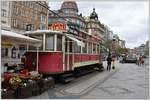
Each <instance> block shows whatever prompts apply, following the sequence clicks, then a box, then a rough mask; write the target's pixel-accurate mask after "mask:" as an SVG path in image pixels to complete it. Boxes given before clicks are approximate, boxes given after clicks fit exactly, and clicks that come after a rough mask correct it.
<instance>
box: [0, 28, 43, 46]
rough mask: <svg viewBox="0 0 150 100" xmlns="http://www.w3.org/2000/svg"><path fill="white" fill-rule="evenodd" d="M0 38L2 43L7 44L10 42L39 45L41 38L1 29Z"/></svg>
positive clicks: (10, 43)
mask: <svg viewBox="0 0 150 100" xmlns="http://www.w3.org/2000/svg"><path fill="white" fill-rule="evenodd" d="M1 39H2V40H1V43H2V45H9V46H10V45H12V44H29V45H33V46H36V47H39V46H40V44H41V40H38V39H34V38H31V37H27V36H24V35H22V34H18V33H15V32H12V31H6V30H2V32H1Z"/></svg>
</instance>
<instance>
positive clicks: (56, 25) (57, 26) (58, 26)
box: [48, 22, 67, 32]
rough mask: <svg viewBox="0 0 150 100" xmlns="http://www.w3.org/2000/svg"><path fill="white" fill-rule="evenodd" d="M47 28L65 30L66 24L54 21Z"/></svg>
mask: <svg viewBox="0 0 150 100" xmlns="http://www.w3.org/2000/svg"><path fill="white" fill-rule="evenodd" d="M48 29H50V30H56V31H62V32H67V25H66V24H64V23H61V22H54V23H52V24H51V25H49V26H48Z"/></svg>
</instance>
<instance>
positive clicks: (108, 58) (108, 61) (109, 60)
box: [107, 53, 112, 71]
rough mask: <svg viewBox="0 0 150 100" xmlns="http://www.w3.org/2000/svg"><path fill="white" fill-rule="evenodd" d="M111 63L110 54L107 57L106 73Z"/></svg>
mask: <svg viewBox="0 0 150 100" xmlns="http://www.w3.org/2000/svg"><path fill="white" fill-rule="evenodd" d="M111 62H112V57H111V54H110V53H109V54H108V57H107V70H108V71H110V70H111Z"/></svg>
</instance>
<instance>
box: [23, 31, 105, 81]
mask: <svg viewBox="0 0 150 100" xmlns="http://www.w3.org/2000/svg"><path fill="white" fill-rule="evenodd" d="M25 34H26V35H27V36H30V37H32V38H36V39H39V40H41V41H42V43H41V46H40V48H39V50H38V55H37V50H36V48H34V47H32V46H28V47H27V52H26V53H25V61H24V63H25V67H26V68H27V69H29V70H36V69H37V70H38V71H39V72H40V73H42V74H44V75H52V76H55V77H56V76H59V78H60V79H61V81H65V82H68V81H70V80H72V79H73V76H76V75H78V74H82V73H84V72H85V73H86V72H90V71H92V70H95V69H97V70H103V66H102V60H101V53H100V44H101V39H100V38H98V37H97V36H93V35H89V34H88V33H86V32H84V31H80V32H79V35H74V34H70V33H69V32H67V31H66V32H64V31H55V30H50V29H49V30H37V31H27V32H26V33H25ZM37 56H38V57H37ZM37 58H38V60H37ZM37 64H38V66H37ZM36 67H38V68H36Z"/></svg>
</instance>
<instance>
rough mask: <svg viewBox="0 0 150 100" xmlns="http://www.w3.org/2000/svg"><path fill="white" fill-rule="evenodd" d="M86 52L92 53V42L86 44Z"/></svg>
mask: <svg viewBox="0 0 150 100" xmlns="http://www.w3.org/2000/svg"><path fill="white" fill-rule="evenodd" d="M88 53H89V54H91V53H92V44H91V43H89V46H88Z"/></svg>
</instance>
